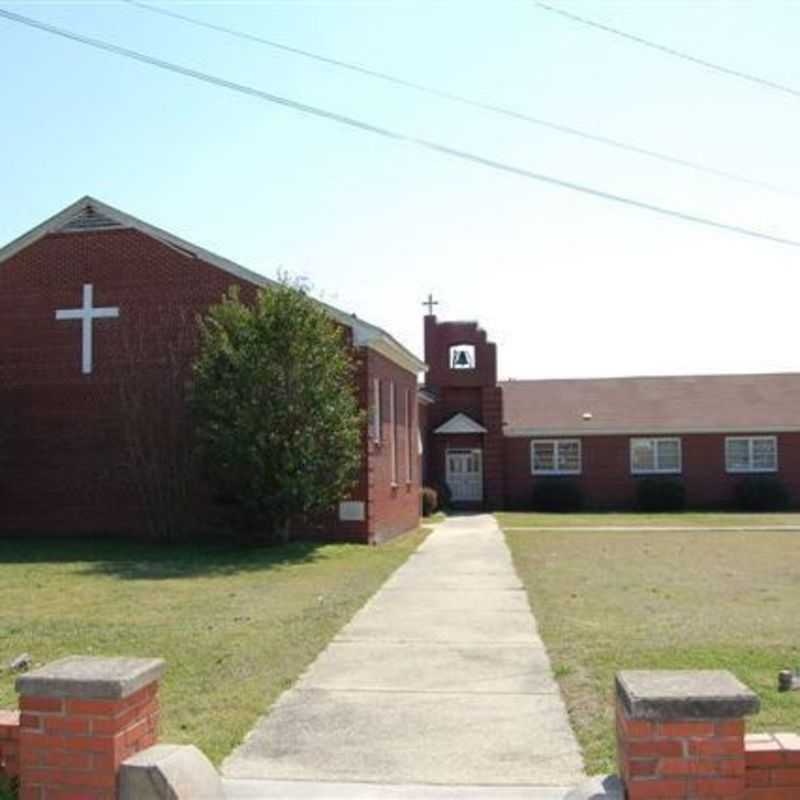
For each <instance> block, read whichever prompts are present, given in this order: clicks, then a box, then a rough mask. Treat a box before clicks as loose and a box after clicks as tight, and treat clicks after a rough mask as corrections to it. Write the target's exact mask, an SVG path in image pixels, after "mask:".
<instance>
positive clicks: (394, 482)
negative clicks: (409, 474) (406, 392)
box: [389, 381, 397, 486]
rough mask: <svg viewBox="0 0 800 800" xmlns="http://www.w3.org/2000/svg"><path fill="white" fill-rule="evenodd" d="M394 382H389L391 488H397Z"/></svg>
mask: <svg viewBox="0 0 800 800" xmlns="http://www.w3.org/2000/svg"><path fill="white" fill-rule="evenodd" d="M395 394H396V390H395V385H394V381H390V382H389V445H390V447H389V451H390V453H389V454H390V457H391V459H392V486H397V403H396V399H397V398H396V397H395Z"/></svg>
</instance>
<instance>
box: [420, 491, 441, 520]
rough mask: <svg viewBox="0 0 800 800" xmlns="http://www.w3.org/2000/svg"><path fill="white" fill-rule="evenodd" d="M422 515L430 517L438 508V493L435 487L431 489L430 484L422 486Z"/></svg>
mask: <svg viewBox="0 0 800 800" xmlns="http://www.w3.org/2000/svg"><path fill="white" fill-rule="evenodd" d="M421 498H422V516H423V517H430V516H431V515H432V514H435V513H436V512H437V510H438V509H439V494H438V492H437V491H436V489H431V487H430V486H423V487H422V493H421Z"/></svg>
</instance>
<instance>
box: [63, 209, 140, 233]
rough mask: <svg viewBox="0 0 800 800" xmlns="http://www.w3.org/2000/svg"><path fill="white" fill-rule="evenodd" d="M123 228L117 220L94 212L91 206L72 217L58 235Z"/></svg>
mask: <svg viewBox="0 0 800 800" xmlns="http://www.w3.org/2000/svg"><path fill="white" fill-rule="evenodd" d="M124 227H125V226H124V225H123V224H122V223H120V222H117V220H115V219H112V218H111V217H107V216H106V215H105V214H100V213H99V212H97V211H95V210H94V208H93V207H92V206H86V208H84V209H83V210H82V211H81V213H80V214H78V215H77V216H76V217H73V218H72V219H71V220H70V221H69V222H67V223H66V225H62V226H61V227H60V228H59V229H58V232H59V233H70V232H73V231H104V230H108V229H109V228H124Z"/></svg>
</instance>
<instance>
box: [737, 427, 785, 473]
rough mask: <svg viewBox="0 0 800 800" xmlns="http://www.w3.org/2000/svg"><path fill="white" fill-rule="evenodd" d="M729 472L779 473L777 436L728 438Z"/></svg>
mask: <svg viewBox="0 0 800 800" xmlns="http://www.w3.org/2000/svg"><path fill="white" fill-rule="evenodd" d="M725 470H726V471H727V472H777V471H778V437H777V436H726V437H725Z"/></svg>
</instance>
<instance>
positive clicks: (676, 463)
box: [631, 436, 681, 475]
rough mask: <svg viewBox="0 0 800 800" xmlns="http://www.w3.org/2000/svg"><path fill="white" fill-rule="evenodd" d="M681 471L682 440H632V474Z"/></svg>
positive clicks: (671, 438) (675, 438)
mask: <svg viewBox="0 0 800 800" xmlns="http://www.w3.org/2000/svg"><path fill="white" fill-rule="evenodd" d="M680 471H681V440H680V439H679V438H677V437H673V436H671V437H669V438H664V439H644V438H642V439H631V472H632V473H633V474H634V475H646V474H648V473H651V472H666V473H679V472H680Z"/></svg>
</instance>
